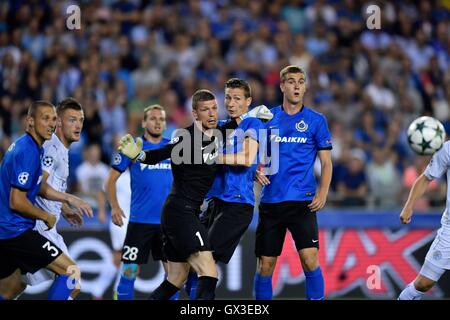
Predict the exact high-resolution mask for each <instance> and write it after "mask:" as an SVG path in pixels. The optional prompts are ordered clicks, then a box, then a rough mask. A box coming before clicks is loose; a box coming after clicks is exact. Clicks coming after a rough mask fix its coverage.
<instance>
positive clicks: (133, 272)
mask: <svg viewBox="0 0 450 320" xmlns="http://www.w3.org/2000/svg"><path fill="white" fill-rule="evenodd" d="M138 274H139V265H138V264H136V263H124V264H123V265H122V276H124V277H125V278H127V279H136V278H137V276H138Z"/></svg>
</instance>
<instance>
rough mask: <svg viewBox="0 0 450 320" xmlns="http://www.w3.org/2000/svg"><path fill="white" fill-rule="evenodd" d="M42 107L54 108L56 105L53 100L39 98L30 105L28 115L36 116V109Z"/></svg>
mask: <svg viewBox="0 0 450 320" xmlns="http://www.w3.org/2000/svg"><path fill="white" fill-rule="evenodd" d="M40 107H52V108H54V107H55V106H54V105H53V104H52V103H51V102H48V101H44V100H37V101H34V102H33V103H31V105H30V106H29V107H28V112H27V115H28V116H29V117H32V118H35V117H36V111H37V109H39V108H40Z"/></svg>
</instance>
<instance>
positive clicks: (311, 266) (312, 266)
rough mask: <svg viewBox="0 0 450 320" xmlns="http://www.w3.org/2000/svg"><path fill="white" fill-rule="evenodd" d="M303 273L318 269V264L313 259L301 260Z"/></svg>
mask: <svg viewBox="0 0 450 320" xmlns="http://www.w3.org/2000/svg"><path fill="white" fill-rule="evenodd" d="M302 267H303V271H307V272H309V271H314V270H316V269H317V267H319V262H318V261H317V259H316V258H315V257H308V258H304V259H303V260H302Z"/></svg>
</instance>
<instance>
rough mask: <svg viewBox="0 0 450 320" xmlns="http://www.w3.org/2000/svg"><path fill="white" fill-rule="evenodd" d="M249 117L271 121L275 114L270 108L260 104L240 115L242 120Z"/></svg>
mask: <svg viewBox="0 0 450 320" xmlns="http://www.w3.org/2000/svg"><path fill="white" fill-rule="evenodd" d="M248 117H251V118H258V119H260V120H262V121H269V120H271V119H272V118H273V114H272V112H270V110H269V108H267V107H266V106H265V105H263V104H262V105H260V106H257V107H254V108H253V109H252V110H250V111H249V112H247V113H244V114H243V115H242V116H240V118H241V120H244V119H246V118H248Z"/></svg>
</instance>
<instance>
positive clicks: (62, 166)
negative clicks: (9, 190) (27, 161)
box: [36, 134, 69, 230]
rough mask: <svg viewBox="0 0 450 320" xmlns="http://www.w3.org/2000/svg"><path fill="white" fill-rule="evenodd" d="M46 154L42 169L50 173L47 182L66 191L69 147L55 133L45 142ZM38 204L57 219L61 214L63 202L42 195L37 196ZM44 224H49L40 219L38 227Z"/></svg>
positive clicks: (57, 189)
mask: <svg viewBox="0 0 450 320" xmlns="http://www.w3.org/2000/svg"><path fill="white" fill-rule="evenodd" d="M43 148H44V156H43V157H42V164H41V165H42V170H43V171H46V172H47V173H48V178H47V183H48V184H49V185H50V186H51V187H52V188H53V189H55V190H56V191H60V192H65V191H66V189H67V178H68V177H69V149H67V148H66V147H65V146H64V145H63V143H62V142H61V140H59V138H58V137H57V136H56V134H53V136H52V138H51V139H50V140H47V141H45V142H44V145H43ZM36 203H37V205H38V206H39V207H40V208H42V209H43V210H44V211H46V212H49V213H51V214H53V215H55V216H56V219H57V221H58V220H59V217H60V214H61V206H62V203H61V202H59V201H51V200H47V199H44V198H42V197H37V198H36ZM40 225H42V227H43V228H44V229H43V230H46V229H47V226H46V225H45V224H44V223H43V222H42V221H40V220H38V222H37V227H38V228H39V226H40Z"/></svg>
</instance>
